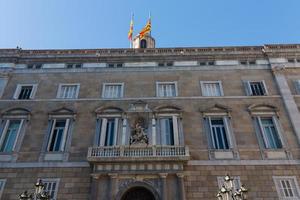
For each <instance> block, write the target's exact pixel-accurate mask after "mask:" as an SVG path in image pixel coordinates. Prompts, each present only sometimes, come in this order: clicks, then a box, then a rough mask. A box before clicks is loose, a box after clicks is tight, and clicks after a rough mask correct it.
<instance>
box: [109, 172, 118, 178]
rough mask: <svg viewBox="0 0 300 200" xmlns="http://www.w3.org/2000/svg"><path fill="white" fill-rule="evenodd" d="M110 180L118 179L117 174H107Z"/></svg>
mask: <svg viewBox="0 0 300 200" xmlns="http://www.w3.org/2000/svg"><path fill="white" fill-rule="evenodd" d="M107 175H108V176H109V177H110V178H113V179H115V178H118V174H117V173H109V174H107Z"/></svg>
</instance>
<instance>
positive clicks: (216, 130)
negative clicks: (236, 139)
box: [211, 118, 229, 149]
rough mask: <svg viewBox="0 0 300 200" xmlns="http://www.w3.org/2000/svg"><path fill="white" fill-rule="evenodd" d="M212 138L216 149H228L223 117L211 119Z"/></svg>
mask: <svg viewBox="0 0 300 200" xmlns="http://www.w3.org/2000/svg"><path fill="white" fill-rule="evenodd" d="M211 126H212V127H211V129H212V139H213V144H214V148H215V149H228V148H229V144H228V139H227V135H226V130H225V126H224V121H223V119H222V118H216V119H211Z"/></svg>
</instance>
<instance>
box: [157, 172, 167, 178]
mask: <svg viewBox="0 0 300 200" xmlns="http://www.w3.org/2000/svg"><path fill="white" fill-rule="evenodd" d="M158 175H159V177H160V178H167V176H168V173H159V174H158Z"/></svg>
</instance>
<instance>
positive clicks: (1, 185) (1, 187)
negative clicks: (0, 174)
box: [0, 179, 6, 199]
mask: <svg viewBox="0 0 300 200" xmlns="http://www.w3.org/2000/svg"><path fill="white" fill-rule="evenodd" d="M5 183H6V179H0V199H1V197H2V194H3V190H4V186H5Z"/></svg>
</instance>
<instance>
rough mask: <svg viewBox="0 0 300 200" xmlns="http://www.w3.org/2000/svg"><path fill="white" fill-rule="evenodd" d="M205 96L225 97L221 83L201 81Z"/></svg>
mask: <svg viewBox="0 0 300 200" xmlns="http://www.w3.org/2000/svg"><path fill="white" fill-rule="evenodd" d="M200 85H201V90H202V95H203V96H223V89H222V82H221V81H200Z"/></svg>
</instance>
